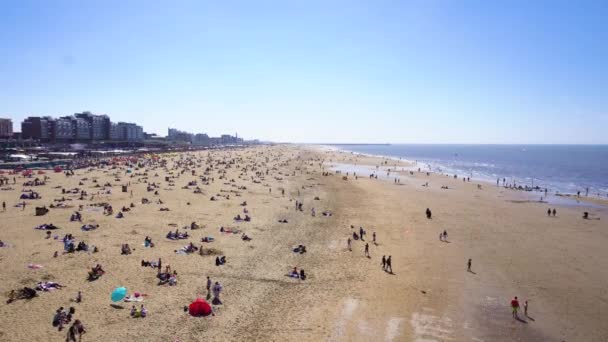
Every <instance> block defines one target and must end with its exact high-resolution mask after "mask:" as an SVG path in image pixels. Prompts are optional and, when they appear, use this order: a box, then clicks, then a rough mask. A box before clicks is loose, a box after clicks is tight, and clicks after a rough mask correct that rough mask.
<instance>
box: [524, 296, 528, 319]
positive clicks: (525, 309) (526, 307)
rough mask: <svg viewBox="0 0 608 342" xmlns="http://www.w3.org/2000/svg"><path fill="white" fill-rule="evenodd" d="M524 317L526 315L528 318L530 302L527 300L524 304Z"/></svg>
mask: <svg viewBox="0 0 608 342" xmlns="http://www.w3.org/2000/svg"><path fill="white" fill-rule="evenodd" d="M524 315H526V317H528V301H527V300H526V301H525V302H524Z"/></svg>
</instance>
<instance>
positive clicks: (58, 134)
mask: <svg viewBox="0 0 608 342" xmlns="http://www.w3.org/2000/svg"><path fill="white" fill-rule="evenodd" d="M51 127H52V134H51V136H52V140H54V141H57V142H69V141H71V140H72V138H73V136H74V135H73V133H72V120H71V119H70V118H65V117H63V118H58V119H55V120H52V122H51Z"/></svg>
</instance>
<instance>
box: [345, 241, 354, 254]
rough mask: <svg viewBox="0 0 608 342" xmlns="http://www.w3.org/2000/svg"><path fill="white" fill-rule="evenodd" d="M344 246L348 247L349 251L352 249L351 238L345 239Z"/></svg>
mask: <svg viewBox="0 0 608 342" xmlns="http://www.w3.org/2000/svg"><path fill="white" fill-rule="evenodd" d="M346 246H347V247H348V250H349V251H352V250H353V249H352V247H351V240H350V238H348V240H346Z"/></svg>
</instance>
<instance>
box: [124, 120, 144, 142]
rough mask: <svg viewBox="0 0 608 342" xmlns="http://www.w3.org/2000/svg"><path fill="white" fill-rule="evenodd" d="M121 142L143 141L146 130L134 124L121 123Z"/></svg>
mask: <svg viewBox="0 0 608 342" xmlns="http://www.w3.org/2000/svg"><path fill="white" fill-rule="evenodd" d="M118 134H119V137H120V138H119V140H122V141H143V140H144V129H143V127H141V126H138V125H136V124H134V123H129V122H119V123H118Z"/></svg>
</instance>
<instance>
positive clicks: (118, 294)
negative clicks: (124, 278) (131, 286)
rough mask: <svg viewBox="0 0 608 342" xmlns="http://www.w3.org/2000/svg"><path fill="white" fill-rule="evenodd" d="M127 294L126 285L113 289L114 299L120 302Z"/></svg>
mask: <svg viewBox="0 0 608 342" xmlns="http://www.w3.org/2000/svg"><path fill="white" fill-rule="evenodd" d="M126 296H127V288H126V287H117V288H115V289H114V291H112V296H111V298H112V301H113V302H120V301H121V300H122V299H123V298H125V297H126Z"/></svg>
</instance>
